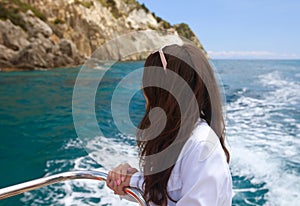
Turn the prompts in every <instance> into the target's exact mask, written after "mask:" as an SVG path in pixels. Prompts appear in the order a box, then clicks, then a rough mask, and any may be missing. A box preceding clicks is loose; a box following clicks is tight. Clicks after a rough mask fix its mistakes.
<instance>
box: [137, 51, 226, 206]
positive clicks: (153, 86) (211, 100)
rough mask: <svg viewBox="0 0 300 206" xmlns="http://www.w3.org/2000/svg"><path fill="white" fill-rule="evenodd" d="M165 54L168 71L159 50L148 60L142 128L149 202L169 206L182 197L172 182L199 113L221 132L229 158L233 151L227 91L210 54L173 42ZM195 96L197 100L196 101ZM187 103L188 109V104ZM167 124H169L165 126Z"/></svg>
mask: <svg viewBox="0 0 300 206" xmlns="http://www.w3.org/2000/svg"><path fill="white" fill-rule="evenodd" d="M163 54H164V56H165V58H166V60H167V69H166V70H164V69H163V68H162V66H163V65H162V60H161V56H160V54H159V52H154V53H152V54H150V55H149V56H148V58H147V59H146V61H145V65H144V74H143V89H142V90H143V93H144V96H145V98H146V101H147V105H146V112H145V115H144V117H143V119H142V120H141V122H140V124H139V130H138V131H137V145H138V148H139V158H140V166H141V169H142V170H143V172H144V183H143V186H144V189H145V190H144V196H145V198H146V200H147V202H150V201H152V202H153V203H155V204H157V205H165V206H166V205H167V201H168V198H169V199H170V200H172V201H176V200H173V199H172V198H171V197H170V196H169V194H168V191H167V183H168V180H169V178H170V175H171V172H172V170H173V167H174V164H175V162H176V160H177V158H178V156H179V153H180V151H181V149H182V147H183V145H184V143H185V142H186V140H187V139H188V138H189V136H190V135H191V132H192V130H193V129H194V125H195V124H196V122H197V121H198V119H199V118H201V119H204V120H205V121H206V122H207V123H208V124H209V125H210V127H211V128H212V129H213V130H214V132H215V133H216V135H217V136H218V137H219V140H220V143H221V145H222V148H223V150H224V152H225V155H226V157H227V161H228V162H229V157H230V155H229V152H228V150H227V149H226V147H225V143H224V138H225V137H224V135H225V134H224V133H225V132H224V131H225V125H224V119H223V113H222V104H221V96H220V92H219V89H218V85H217V82H216V79H215V77H214V72H213V70H212V68H211V66H210V64H209V62H208V60H207V58H206V57H205V56H204V54H203V53H202V52H201V51H200V50H199V49H197V48H196V47H194V46H192V45H183V46H178V45H170V46H167V47H165V48H164V49H163ZM174 74H175V75H174ZM182 80H184V82H186V85H188V89H189V90H190V91H192V94H193V97H189V96H188V95H187V93H188V92H186V91H187V90H186V88H185V89H184V86H183V85H184V84H183V83H180V82H182ZM153 82H156V83H153ZM179 83H180V84H179ZM158 85H162V86H158ZM167 88H169V89H170V88H171V89H173V91H171V92H170V90H169V89H167ZM174 91H175V93H176V94H174ZM192 98H195V99H196V103H195V104H193V101H191V99H192ZM182 104H184V105H185V106H186V109H183V108H182V107H183V106H182ZM157 108H160V109H161V110H163V111H164V112H161V110H158V111H156V112H152V114H151V110H155V109H157ZM153 113H155V114H153ZM162 126H164V128H162V129H160V127H162ZM157 130H160V132H159V134H155V132H157ZM168 148H171V149H169V150H168ZM166 151H167V152H166ZM162 153H163V155H160V156H159V157H155V155H156V154H162ZM147 157H151V158H147ZM166 165H167V167H166Z"/></svg>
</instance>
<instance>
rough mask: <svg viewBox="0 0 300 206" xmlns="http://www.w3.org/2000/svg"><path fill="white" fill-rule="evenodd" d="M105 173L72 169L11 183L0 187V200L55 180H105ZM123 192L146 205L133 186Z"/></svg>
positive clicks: (52, 182)
mask: <svg viewBox="0 0 300 206" xmlns="http://www.w3.org/2000/svg"><path fill="white" fill-rule="evenodd" d="M106 178H107V174H106V173H104V172H98V171H72V172H64V173H60V174H55V175H51V176H47V177H42V178H39V179H35V180H31V181H28V182H24V183H21V184H17V185H13V186H10V187H5V188H2V189H0V200H1V199H5V198H8V197H12V196H15V195H18V194H21V193H24V192H28V191H30V190H34V189H37V188H40V187H44V186H47V185H51V184H54V183H57V182H62V181H66V180H74V179H92V180H98V181H106ZM125 192H126V193H127V194H128V195H129V196H131V197H133V198H134V199H135V200H136V201H137V202H138V203H139V205H141V206H147V204H146V201H145V200H144V198H143V196H142V195H141V193H140V191H139V190H138V189H135V188H130V187H128V188H125Z"/></svg>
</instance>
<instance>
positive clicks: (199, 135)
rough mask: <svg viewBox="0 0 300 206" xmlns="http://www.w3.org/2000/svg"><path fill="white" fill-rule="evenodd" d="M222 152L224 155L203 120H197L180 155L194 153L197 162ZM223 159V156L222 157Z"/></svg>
mask: <svg viewBox="0 0 300 206" xmlns="http://www.w3.org/2000/svg"><path fill="white" fill-rule="evenodd" d="M216 150H217V152H222V154H224V152H223V150H222V148H221V144H220V140H219V138H218V136H217V135H216V133H215V132H214V131H213V129H211V127H210V126H209V125H208V124H207V122H206V121H205V120H202V119H199V121H198V122H197V123H196V124H195V128H194V130H193V131H192V134H191V136H190V137H189V138H188V139H187V141H186V143H185V144H184V146H183V148H182V151H181V155H184V156H186V155H188V154H189V153H196V154H197V156H198V157H199V158H198V160H199V161H204V160H206V159H207V158H208V157H209V156H210V155H211V154H212V153H214V152H215V151H216ZM224 157H225V155H224Z"/></svg>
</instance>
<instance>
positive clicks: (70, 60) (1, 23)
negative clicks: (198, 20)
mask: <svg viewBox="0 0 300 206" xmlns="http://www.w3.org/2000/svg"><path fill="white" fill-rule="evenodd" d="M149 29H151V30H156V31H165V32H167V33H169V34H170V33H171V34H178V35H180V36H183V37H186V38H188V39H190V40H192V41H194V42H195V43H196V44H197V45H198V46H199V47H200V48H202V49H203V47H202V45H201V44H200V42H199V40H198V39H197V37H196V36H195V35H194V33H193V32H192V31H191V30H190V28H189V27H188V25H186V24H183V23H182V24H177V25H170V24H169V23H168V22H166V21H165V20H163V19H161V18H159V17H157V16H156V15H155V14H154V13H151V12H150V11H149V10H148V9H147V8H146V7H145V5H143V4H142V5H141V4H139V3H138V2H137V1H136V0H55V1H53V0H0V49H1V52H0V68H1V70H11V69H13V68H14V69H29V70H31V69H42V68H55V67H65V66H75V65H80V64H82V63H83V62H84V61H85V59H86V58H88V57H90V56H91V54H92V53H93V52H94V51H95V50H96V49H97V48H99V47H100V46H101V45H103V44H104V43H105V42H107V41H109V40H111V39H114V38H116V37H118V36H119V35H122V34H128V33H130V32H132V31H143V30H149ZM203 51H204V52H205V50H204V49H203ZM130 58H131V59H133V60H137V59H141V58H144V56H141V55H139V56H134V55H133V56H131V57H130ZM127 60H128V59H127Z"/></svg>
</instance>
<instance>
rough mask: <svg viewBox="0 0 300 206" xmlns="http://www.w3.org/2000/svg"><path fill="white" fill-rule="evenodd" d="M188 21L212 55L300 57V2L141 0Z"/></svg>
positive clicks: (166, 15) (164, 14) (164, 15)
mask: <svg viewBox="0 0 300 206" xmlns="http://www.w3.org/2000/svg"><path fill="white" fill-rule="evenodd" d="M138 1H139V2H140V3H144V4H145V5H146V6H147V8H149V10H150V11H151V12H154V13H155V14H156V15H157V16H159V17H161V18H163V19H164V20H166V21H168V22H170V23H171V24H177V23H182V22H184V23H187V24H188V25H189V26H190V27H191V29H192V30H193V31H194V33H195V34H196V35H197V37H198V39H199V40H200V42H201V43H202V44H203V46H204V48H205V49H206V51H208V53H209V55H210V56H211V57H212V58H216V59H217V58H222V59H223V58H226V59H228V58H229V59H235V58H237V59H300V0H206V1H204V0H138Z"/></svg>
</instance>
